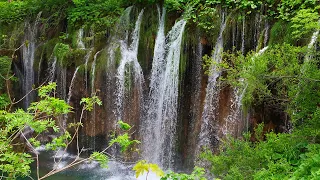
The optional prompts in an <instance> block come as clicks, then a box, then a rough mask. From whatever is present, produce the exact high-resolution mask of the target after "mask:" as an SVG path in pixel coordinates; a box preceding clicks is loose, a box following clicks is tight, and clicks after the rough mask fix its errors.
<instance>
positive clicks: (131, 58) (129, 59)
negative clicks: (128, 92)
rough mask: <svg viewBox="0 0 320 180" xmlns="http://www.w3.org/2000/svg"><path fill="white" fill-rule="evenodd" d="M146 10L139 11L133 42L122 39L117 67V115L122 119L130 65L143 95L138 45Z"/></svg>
mask: <svg viewBox="0 0 320 180" xmlns="http://www.w3.org/2000/svg"><path fill="white" fill-rule="evenodd" d="M143 12H144V10H142V11H141V12H140V13H139V16H138V19H137V21H136V24H135V29H134V31H133V33H132V43H131V45H130V46H129V42H128V41H126V40H120V42H119V43H120V50H121V60H120V65H119V67H118V69H117V90H116V92H117V93H116V94H117V99H116V105H117V111H116V116H117V118H118V119H117V120H120V119H122V118H123V117H122V115H123V108H124V107H123V100H124V98H125V96H124V94H125V78H126V75H128V74H131V73H130V69H129V68H130V67H131V66H133V67H132V68H133V71H134V77H135V83H136V85H138V86H139V87H138V88H139V94H140V95H142V84H143V82H144V78H143V72H142V69H141V66H140V64H139V62H138V58H137V55H138V46H139V37H140V25H141V22H142V15H143ZM126 37H128V35H126Z"/></svg>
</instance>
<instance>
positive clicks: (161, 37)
mask: <svg viewBox="0 0 320 180" xmlns="http://www.w3.org/2000/svg"><path fill="white" fill-rule="evenodd" d="M157 8H158V15H159V27H158V33H157V37H156V41H155V47H154V56H153V62H152V69H151V78H150V91H149V97H148V102H147V103H148V105H147V106H148V107H147V108H148V111H147V115H146V116H147V117H146V119H145V122H144V127H143V128H144V129H143V132H142V134H143V135H142V137H143V141H144V142H143V146H144V147H143V157H144V158H145V159H147V160H148V161H150V162H154V163H156V162H157V159H156V158H157V155H159V154H160V152H159V151H160V148H161V147H160V145H158V147H156V148H153V147H154V146H155V144H158V143H154V142H160V134H159V133H160V131H161V122H158V123H157V122H155V121H154V119H157V115H158V114H157V113H158V111H157V109H158V106H159V101H160V98H159V97H160V96H161V94H160V93H161V91H160V88H159V87H160V83H162V82H161V80H162V79H163V76H164V70H165V69H164V64H165V62H164V60H165V39H166V37H165V34H164V24H165V15H166V11H165V8H163V10H162V15H161V10H160V8H159V6H158V7H157ZM160 113H161V112H160ZM150 135H152V136H150ZM150 144H153V146H152V147H151V146H150ZM156 151H157V152H156ZM157 163H158V162H157Z"/></svg>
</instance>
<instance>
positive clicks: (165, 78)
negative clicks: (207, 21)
mask: <svg viewBox="0 0 320 180" xmlns="http://www.w3.org/2000/svg"><path fill="white" fill-rule="evenodd" d="M158 12H159V28H158V34H157V38H156V43H155V44H156V45H155V49H154V58H153V64H152V72H151V80H150V81H151V82H150V92H149V103H148V107H147V117H146V120H145V123H146V124H145V126H144V127H143V128H146V131H145V132H144V133H146V134H143V135H142V136H143V137H144V141H145V144H150V143H151V144H153V146H152V147H151V146H145V147H144V158H146V159H147V160H149V161H150V162H153V163H157V164H159V165H160V166H162V167H165V168H171V166H172V163H173V157H174V145H175V132H176V123H177V106H178V102H177V101H178V83H179V63H180V51H181V42H182V35H183V32H184V27H185V25H186V22H185V21H184V20H180V21H178V22H176V23H175V25H174V26H173V28H172V30H171V31H170V32H169V33H168V35H167V40H168V42H167V44H165V39H166V38H165V35H164V19H165V10H163V12H162V15H161V13H160V9H159V8H158ZM160 15H161V18H160Z"/></svg>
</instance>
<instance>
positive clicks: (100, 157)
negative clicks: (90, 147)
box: [90, 152, 109, 168]
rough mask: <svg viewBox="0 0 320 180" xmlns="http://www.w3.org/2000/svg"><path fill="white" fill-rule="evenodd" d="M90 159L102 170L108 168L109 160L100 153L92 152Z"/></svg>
mask: <svg viewBox="0 0 320 180" xmlns="http://www.w3.org/2000/svg"><path fill="white" fill-rule="evenodd" d="M90 158H91V159H94V160H96V161H98V162H99V164H100V166H101V167H102V168H108V162H109V158H108V156H107V155H105V154H103V153H101V152H93V153H92V154H91V155H90Z"/></svg>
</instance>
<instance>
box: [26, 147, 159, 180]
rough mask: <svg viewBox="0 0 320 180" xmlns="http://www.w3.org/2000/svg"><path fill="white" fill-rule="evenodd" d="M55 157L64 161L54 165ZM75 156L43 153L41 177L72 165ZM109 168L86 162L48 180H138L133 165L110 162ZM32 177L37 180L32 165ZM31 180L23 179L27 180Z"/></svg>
mask: <svg viewBox="0 0 320 180" xmlns="http://www.w3.org/2000/svg"><path fill="white" fill-rule="evenodd" d="M54 156H56V161H57V162H58V161H59V159H60V157H62V160H61V162H60V163H59V164H57V163H54ZM74 158H75V156H73V155H70V154H68V153H61V152H59V153H57V154H56V152H46V151H41V152H40V155H39V159H40V161H39V162H40V171H39V172H40V177H41V176H43V175H45V174H46V173H48V172H49V171H50V170H52V169H53V168H56V167H57V168H62V167H65V166H66V165H67V164H68V163H70V162H71V161H72V160H73V159H74ZM108 166H109V167H108V168H106V169H105V168H100V166H99V164H98V163H97V162H95V161H91V162H84V163H82V164H80V165H78V166H75V167H72V168H69V169H67V170H65V171H62V172H59V173H57V174H55V175H53V176H50V177H48V178H46V180H136V179H137V178H135V174H134V172H133V170H132V167H133V164H123V163H120V162H115V161H110V162H109V165H108ZM32 172H33V173H32V174H31V176H32V177H33V178H34V179H36V166H35V164H33V165H32ZM27 179H30V178H23V179H21V180H27ZM142 179H143V180H145V179H146V176H145V175H144V176H141V177H139V178H138V180H142ZM148 180H159V178H157V177H156V176H155V175H154V174H149V175H148Z"/></svg>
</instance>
